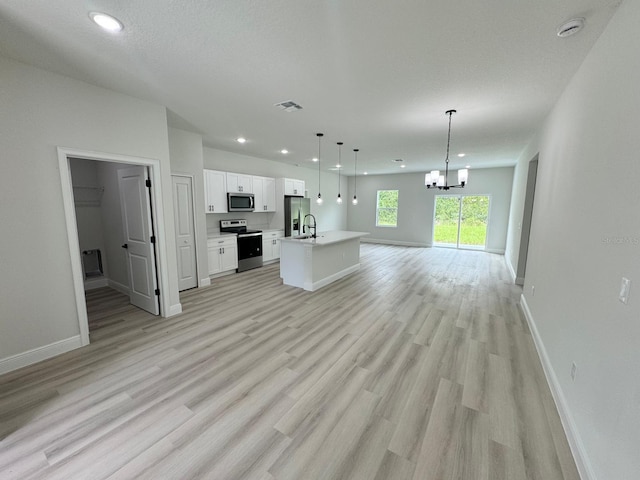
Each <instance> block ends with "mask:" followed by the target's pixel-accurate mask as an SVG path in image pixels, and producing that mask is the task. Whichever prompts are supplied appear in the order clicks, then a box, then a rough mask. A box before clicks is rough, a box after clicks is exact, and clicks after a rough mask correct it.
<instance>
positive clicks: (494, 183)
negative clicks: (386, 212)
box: [348, 167, 513, 253]
mask: <svg viewBox="0 0 640 480" xmlns="http://www.w3.org/2000/svg"><path fill="white" fill-rule="evenodd" d="M452 175H453V176H455V172H454V173H453V174H452ZM512 179H513V168H511V167H506V168H487V169H475V170H471V171H470V172H469V183H468V184H467V186H466V187H465V188H464V189H453V190H449V191H448V192H443V191H440V190H437V189H436V190H433V189H427V188H426V187H425V185H424V173H404V174H394V175H367V176H358V179H357V185H356V187H357V197H358V205H355V206H354V205H352V204H351V201H350V200H351V199H352V198H353V194H354V181H353V177H350V178H349V195H348V200H349V202H348V209H349V217H348V219H349V221H348V229H349V230H353V231H358V232H369V233H370V234H371V235H370V236H369V237H367V240H371V241H373V240H380V241H383V242H389V243H396V244H400V245H415V246H430V245H431V242H432V238H433V208H434V197H435V196H436V195H443V194H463V195H490V197H491V206H490V212H489V226H488V229H487V247H486V248H487V251H490V252H495V253H504V250H505V245H506V238H507V224H508V219H509V204H510V199H511V189H512V185H511V184H512ZM378 190H398V227H397V228H389V227H376V198H377V191H378Z"/></svg>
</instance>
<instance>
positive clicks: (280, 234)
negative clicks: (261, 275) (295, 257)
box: [273, 230, 284, 258]
mask: <svg viewBox="0 0 640 480" xmlns="http://www.w3.org/2000/svg"><path fill="white" fill-rule="evenodd" d="M282 237H284V230H280V231H278V232H276V235H275V238H274V239H273V258H280V239H281V238H282Z"/></svg>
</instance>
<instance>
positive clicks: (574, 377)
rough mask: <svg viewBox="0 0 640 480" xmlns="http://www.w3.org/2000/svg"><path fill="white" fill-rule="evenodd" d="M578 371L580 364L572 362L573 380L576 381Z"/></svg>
mask: <svg viewBox="0 0 640 480" xmlns="http://www.w3.org/2000/svg"><path fill="white" fill-rule="evenodd" d="M577 372H578V366H577V365H576V362H573V363H572V364H571V381H572V382H575V381H576V373H577Z"/></svg>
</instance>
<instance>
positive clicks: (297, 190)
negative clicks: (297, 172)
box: [284, 178, 304, 196]
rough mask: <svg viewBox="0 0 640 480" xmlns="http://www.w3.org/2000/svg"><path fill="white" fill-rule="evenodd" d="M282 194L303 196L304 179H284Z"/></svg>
mask: <svg viewBox="0 0 640 480" xmlns="http://www.w3.org/2000/svg"><path fill="white" fill-rule="evenodd" d="M284 194H285V195H298V196H301V195H302V196H304V181H303V180H295V179H293V178H285V179H284Z"/></svg>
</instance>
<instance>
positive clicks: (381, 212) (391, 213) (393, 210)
mask: <svg viewBox="0 0 640 480" xmlns="http://www.w3.org/2000/svg"><path fill="white" fill-rule="evenodd" d="M397 226H398V190H378V200H377V203H376V227H397Z"/></svg>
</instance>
